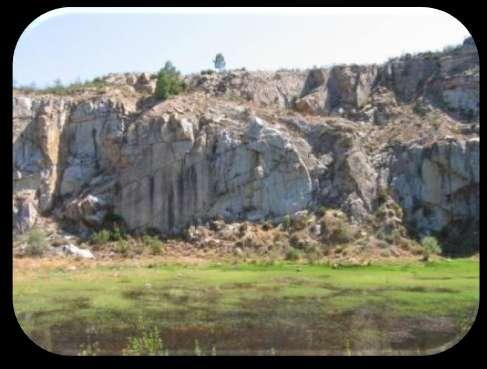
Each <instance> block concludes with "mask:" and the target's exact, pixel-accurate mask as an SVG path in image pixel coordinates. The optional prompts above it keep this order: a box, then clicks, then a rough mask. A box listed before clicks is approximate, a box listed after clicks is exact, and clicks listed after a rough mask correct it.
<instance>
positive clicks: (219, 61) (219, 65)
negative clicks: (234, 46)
mask: <svg viewBox="0 0 487 369" xmlns="http://www.w3.org/2000/svg"><path fill="white" fill-rule="evenodd" d="M213 63H214V64H215V68H216V69H218V70H220V71H221V70H223V69H225V58H224V57H223V54H222V53H218V54H216V56H215V60H213Z"/></svg>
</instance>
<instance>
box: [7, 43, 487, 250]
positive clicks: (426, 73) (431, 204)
mask: <svg viewBox="0 0 487 369" xmlns="http://www.w3.org/2000/svg"><path fill="white" fill-rule="evenodd" d="M472 48H473V49H475V45H473V46H472V45H471V44H470V43H469V42H466V43H465V44H464V45H462V46H460V47H458V48H456V49H454V50H453V51H451V52H445V53H440V54H433V56H429V57H427V56H425V55H422V54H420V55H419V56H415V57H411V58H406V59H404V60H403V59H396V60H392V61H389V62H387V63H385V64H384V65H382V66H336V67H332V68H328V69H325V68H315V69H312V70H310V71H278V72H273V73H271V72H247V71H245V70H236V71H229V72H225V73H205V74H203V73H202V74H196V75H191V76H186V77H185V78H186V80H187V81H186V82H187V85H188V89H187V91H186V92H185V93H184V94H182V95H180V96H177V97H174V98H171V99H169V100H166V101H156V100H154V99H153V98H151V96H150V95H151V94H152V93H153V91H154V88H155V79H154V77H153V76H152V75H150V74H148V73H144V74H125V75H110V76H108V77H106V78H105V80H104V81H105V82H104V83H106V84H107V85H108V90H107V91H105V92H104V93H90V92H89V91H88V92H86V93H83V94H78V95H72V96H71V95H69V96H56V95H47V94H41V93H35V94H29V93H22V92H16V93H15V94H14V99H13V136H14V142H13V153H14V155H13V181H14V183H13V184H14V198H13V220H14V231H15V232H20V233H21V232H25V231H26V230H28V229H29V228H31V227H32V226H33V225H34V224H35V222H36V218H37V217H39V216H48V215H49V216H53V217H55V218H56V219H57V220H59V221H60V222H63V221H69V222H70V224H75V225H76V227H77V228H78V229H79V230H80V232H87V233H89V232H92V231H93V230H95V229H99V228H101V227H103V224H104V220H105V218H106V217H107V215H109V214H117V215H118V216H120V217H121V218H122V219H123V221H124V223H125V224H126V226H127V228H128V229H129V230H130V231H133V232H145V231H147V230H148V229H155V230H157V231H159V232H161V233H163V234H168V235H170V234H180V233H182V232H185V231H186V230H187V229H191V228H190V227H192V226H195V225H196V226H197V225H199V224H203V223H206V222H208V221H210V220H212V219H215V218H222V219H224V220H225V221H243V220H246V221H251V222H257V221H264V220H268V219H274V220H275V219H282V218H283V217H284V216H286V215H289V214H294V213H296V212H299V211H301V210H305V209H314V208H317V207H322V206H324V207H328V208H336V209H341V210H342V211H343V212H344V213H345V214H347V216H348V217H349V219H350V220H351V221H352V222H354V223H357V224H360V223H361V222H364V221H366V220H367V218H368V216H369V215H371V214H373V213H374V212H375V211H376V209H377V207H378V206H379V203H380V196H381V193H383V192H384V191H387V192H389V193H390V194H391V195H392V196H393V198H394V199H395V200H396V201H397V202H398V203H399V204H400V206H401V207H402V210H403V211H402V214H403V219H401V220H400V221H403V222H404V224H406V225H407V226H408V227H409V228H410V229H411V230H412V231H414V232H416V233H417V234H418V235H419V236H421V235H426V234H431V233H433V234H440V235H442V237H444V239H445V240H449V242H450V243H449V245H451V246H450V247H451V249H452V251H455V250H454V249H455V247H456V246H455V244H457V243H458V242H459V241H458V240H461V239H462V235H464V234H465V232H467V233H468V234H470V235H471V239H469V240H468V245H466V246H465V247H466V248H469V247H470V248H473V249H478V231H477V230H478V221H479V203H478V199H479V136H478V129H477V130H475V129H471V128H469V127H470V125H469V124H468V122H472V120H473V122H474V123H475V120H477V121H478V114H479V113H478V91H479V90H478V56H477V59H476V60H477V62H476V63H477V64H476V63H475V60H474V55H473V52H472ZM475 50H476V49H475ZM122 90H123V93H121V92H120V91H122ZM467 128H468V129H467ZM476 232H477V233H476Z"/></svg>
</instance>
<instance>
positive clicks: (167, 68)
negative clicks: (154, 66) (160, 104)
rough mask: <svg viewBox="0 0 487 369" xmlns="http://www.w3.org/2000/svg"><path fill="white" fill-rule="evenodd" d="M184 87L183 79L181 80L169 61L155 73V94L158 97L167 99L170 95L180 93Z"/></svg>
mask: <svg viewBox="0 0 487 369" xmlns="http://www.w3.org/2000/svg"><path fill="white" fill-rule="evenodd" d="M185 88H186V86H185V84H184V81H182V80H181V77H180V73H179V71H177V70H176V68H175V67H174V66H173V65H172V63H171V62H169V61H168V62H166V64H165V65H164V68H162V69H161V70H160V71H159V73H158V74H157V83H156V90H155V95H156V97H157V98H158V99H164V100H165V99H168V98H169V97H171V96H175V95H178V94H180V93H181V92H183V91H184V89H185Z"/></svg>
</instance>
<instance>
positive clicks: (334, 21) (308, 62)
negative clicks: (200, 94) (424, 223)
mask: <svg viewBox="0 0 487 369" xmlns="http://www.w3.org/2000/svg"><path fill="white" fill-rule="evenodd" d="M200 10H201V9H200ZM285 10H286V9H284V10H282V11H278V10H269V9H267V11H262V13H258V12H257V11H250V10H243V11H240V12H239V11H233V12H234V13H229V12H230V10H224V9H220V11H217V10H215V11H214V12H213V14H209V13H210V12H212V11H211V10H209V9H207V10H203V11H199V14H195V13H198V9H196V10H194V11H192V14H189V13H185V14H181V12H180V11H179V12H178V11H176V10H174V11H173V13H175V14H164V13H161V11H166V12H167V11H168V10H167V9H166V10H155V9H145V10H143V11H145V12H146V14H144V13H142V12H141V10H140V9H139V10H138V11H134V10H133V12H132V13H127V12H125V13H124V10H123V9H118V10H117V12H114V11H113V9H112V10H107V9H104V10H103V11H102V10H99V9H98V10H96V9H95V11H93V10H91V11H90V10H89V9H86V8H85V9H82V10H80V9H75V8H66V9H64V10H62V11H61V10H56V11H54V12H52V13H48V14H46V15H44V16H43V17H42V18H38V19H37V20H36V21H34V22H33V23H32V24H31V25H30V26H29V27H28V28H27V29H26V31H25V32H24V33H23V34H22V36H21V37H20V39H19V41H18V43H17V47H16V49H15V53H14V59H13V76H14V80H16V81H17V83H19V84H22V85H25V84H29V83H31V82H35V83H36V84H37V86H39V87H41V86H45V85H46V84H48V83H51V82H52V81H53V80H55V79H56V78H60V79H61V80H62V81H63V82H64V83H69V82H73V81H74V80H76V79H77V78H80V79H82V80H85V79H91V78H94V77H96V76H100V75H104V74H107V73H110V72H129V71H156V70H158V69H159V68H160V67H161V66H162V65H163V64H164V62H165V61H166V60H171V61H172V62H173V63H174V64H175V65H176V67H177V68H178V69H180V70H181V72H183V73H191V72H197V71H200V70H202V69H207V68H210V67H212V64H211V60H212V58H213V57H214V56H215V54H216V53H218V52H222V53H223V54H224V56H225V59H226V61H227V68H230V69H232V68H240V67H246V68H247V69H249V70H256V69H261V70H262V69H263V70H272V69H278V68H283V67H284V68H309V67H312V66H313V65H318V66H322V65H330V64H336V63H380V62H383V61H385V60H386V59H387V58H388V57H391V56H398V55H400V54H402V53H404V52H417V51H426V50H439V49H441V48H443V47H444V46H446V45H450V44H457V43H461V42H462V41H463V40H464V38H465V37H467V36H468V35H469V32H468V30H467V29H466V28H465V27H464V26H463V25H462V24H461V23H460V22H459V21H458V20H456V19H455V18H453V17H452V16H450V15H449V14H447V13H444V12H442V11H439V10H435V9H430V8H418V9H416V10H415V11H411V10H407V11H406V10H403V11H401V10H399V11H397V10H387V9H385V10H384V9H382V10H377V11H375V12H374V11H372V10H371V9H369V10H368V11H361V10H358V9H356V10H355V11H353V14H349V13H347V12H346V11H343V10H338V11H328V14H325V13H323V11H321V10H307V11H306V10H305V9H301V11H292V10H288V11H285ZM109 11H110V12H112V13H109ZM185 11H186V12H188V10H185ZM325 11H326V10H325ZM97 12H98V13H97ZM158 12H159V13H158ZM147 13H148V14H147ZM247 13H254V14H247ZM292 13H293V14H292ZM306 13H308V14H306ZM332 13H333V14H332ZM389 13H392V14H389ZM43 18H45V19H43Z"/></svg>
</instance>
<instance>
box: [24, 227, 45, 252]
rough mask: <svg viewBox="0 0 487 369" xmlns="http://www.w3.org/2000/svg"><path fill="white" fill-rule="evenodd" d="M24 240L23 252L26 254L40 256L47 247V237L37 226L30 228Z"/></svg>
mask: <svg viewBox="0 0 487 369" xmlns="http://www.w3.org/2000/svg"><path fill="white" fill-rule="evenodd" d="M26 241H27V245H26V248H25V254H26V255H27V256H42V255H43V254H44V252H45V250H46V247H47V237H46V234H45V233H44V232H43V231H42V230H40V229H38V228H34V229H32V230H30V231H29V233H28V234H27V239H26Z"/></svg>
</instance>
